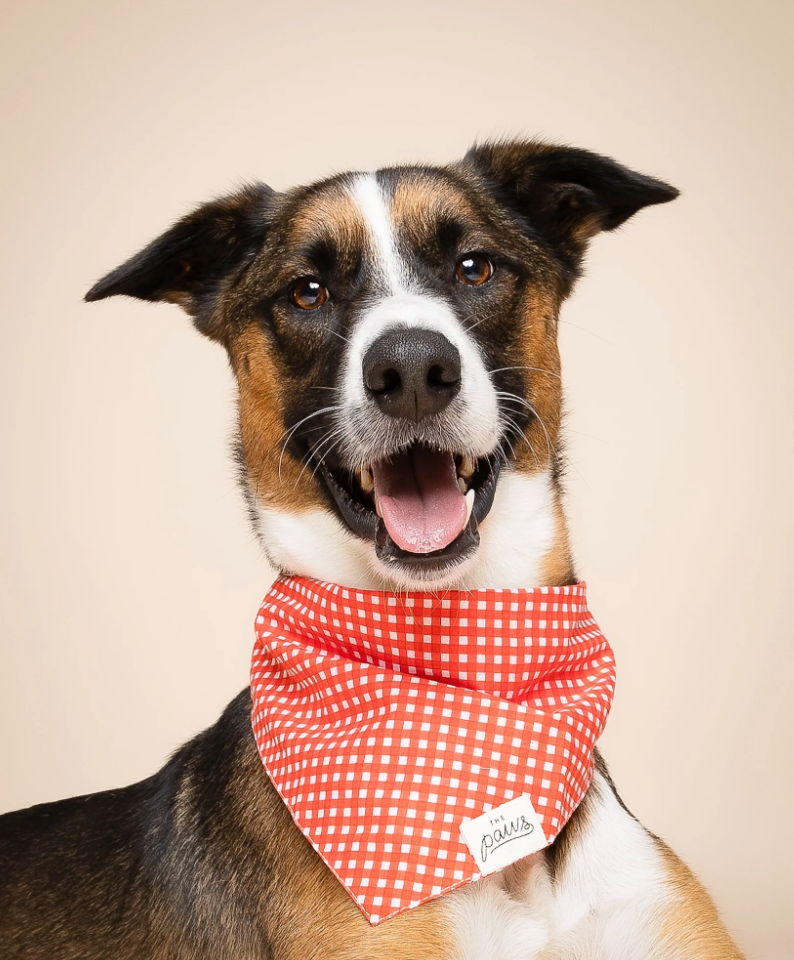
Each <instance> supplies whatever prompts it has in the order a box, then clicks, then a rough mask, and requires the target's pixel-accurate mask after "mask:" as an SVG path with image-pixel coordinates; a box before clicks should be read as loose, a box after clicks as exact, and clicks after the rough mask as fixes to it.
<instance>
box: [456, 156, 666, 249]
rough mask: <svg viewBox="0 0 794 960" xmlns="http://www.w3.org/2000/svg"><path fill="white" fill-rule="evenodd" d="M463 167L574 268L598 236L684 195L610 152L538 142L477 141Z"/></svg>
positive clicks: (466, 157)
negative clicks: (601, 153) (608, 154)
mask: <svg viewBox="0 0 794 960" xmlns="http://www.w3.org/2000/svg"><path fill="white" fill-rule="evenodd" d="M463 167H464V169H465V170H467V171H468V172H470V173H474V174H475V175H477V176H479V177H481V178H482V179H484V180H485V182H486V184H487V185H488V186H489V187H490V189H491V190H492V192H493V193H494V195H495V197H496V199H497V200H498V201H499V202H500V203H501V204H503V205H504V206H506V207H508V208H509V209H510V210H511V211H512V212H513V213H514V214H517V215H518V216H519V218H520V220H521V221H522V222H523V223H524V224H525V225H526V227H527V228H529V229H531V230H534V231H537V232H539V233H540V234H541V236H543V237H544V238H545V239H546V240H548V241H549V242H551V244H552V246H553V247H555V249H556V251H557V252H558V253H559V254H560V255H561V256H562V257H563V258H564V259H565V260H568V261H570V266H572V267H574V268H575V267H576V266H577V265H578V262H579V261H580V260H581V257H582V255H583V254H584V250H585V246H586V244H587V241H588V240H589V239H590V238H591V237H592V236H594V235H595V234H596V233H599V232H600V231H601V230H614V229H615V228H616V227H619V226H620V225H621V224H622V223H624V222H625V221H626V220H628V218H629V217H631V216H633V215H634V214H635V213H636V212H637V211H638V210H641V209H642V208H643V207H647V206H650V205H651V204H655V203H667V202H668V201H669V200H674V199H675V198H676V197H677V196H678V190H676V189H675V187H671V186H670V184H668V183H665V182H664V181H662V180H657V179H655V178H654V177H648V176H645V175H644V174H641V173H635V172H634V171H633V170H629V169H628V168H627V167H624V166H621V165H620V164H619V163H616V162H615V161H614V160H610V159H609V157H602V156H599V155H598V154H596V153H590V152H589V151H587V150H578V149H576V148H574V147H563V146H556V145H554V144H548V143H541V142H538V141H508V142H503V143H485V144H482V145H477V146H474V147H472V148H471V150H469V152H468V153H467V154H466V156H465V158H464V160H463Z"/></svg>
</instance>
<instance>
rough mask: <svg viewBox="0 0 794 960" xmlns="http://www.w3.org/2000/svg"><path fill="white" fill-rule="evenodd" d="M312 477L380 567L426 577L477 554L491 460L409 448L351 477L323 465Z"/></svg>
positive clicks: (489, 496) (493, 466)
mask: <svg viewBox="0 0 794 960" xmlns="http://www.w3.org/2000/svg"><path fill="white" fill-rule="evenodd" d="M320 472H321V474H322V476H323V479H324V480H325V485H326V488H327V490H328V492H329V493H330V495H331V498H332V500H333V503H334V505H335V506H336V509H337V511H338V513H339V514H340V515H341V518H342V519H343V520H344V522H345V523H346V524H347V526H348V527H349V528H350V530H351V531H352V532H353V533H355V534H357V535H358V536H360V537H364V538H366V539H368V540H372V541H373V542H374V543H375V550H376V553H377V556H378V558H379V559H380V560H382V561H384V562H387V563H392V564H399V565H401V566H406V567H410V568H411V569H412V571H413V572H415V573H418V574H419V575H421V576H424V577H426V578H430V577H432V576H433V575H435V574H437V573H439V572H441V571H443V570H446V569H448V568H449V567H450V566H451V565H455V564H457V563H458V562H460V561H462V560H464V559H465V558H466V557H468V556H470V555H471V554H472V553H474V551H475V550H476V549H477V546H478V544H479V540H480V535H479V531H478V527H479V524H480V523H481V522H482V520H483V519H484V518H485V517H486V516H487V514H488V512H489V510H490V509H491V506H492V504H493V498H494V493H495V492H496V482H497V479H498V474H499V460H498V458H497V456H496V455H494V454H491V455H489V456H487V457H480V458H478V459H474V458H472V457H471V456H469V455H468V454H465V453H458V452H455V451H452V450H437V449H434V448H432V447H429V446H427V445H426V444H422V443H413V444H411V445H410V446H409V447H406V448H404V449H402V450H400V451H398V452H397V453H394V454H392V455H391V456H389V457H386V458H384V459H382V460H376V461H373V462H372V463H368V464H362V466H361V467H360V468H359V469H357V470H355V471H345V470H340V469H336V468H333V467H329V466H327V465H326V464H325V463H323V464H322V465H321V470H320Z"/></svg>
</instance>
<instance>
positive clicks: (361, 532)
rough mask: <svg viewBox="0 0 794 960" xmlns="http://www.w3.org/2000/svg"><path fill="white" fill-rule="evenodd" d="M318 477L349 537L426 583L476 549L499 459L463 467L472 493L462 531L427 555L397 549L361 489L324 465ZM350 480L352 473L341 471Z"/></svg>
mask: <svg viewBox="0 0 794 960" xmlns="http://www.w3.org/2000/svg"><path fill="white" fill-rule="evenodd" d="M319 466H320V469H319V471H318V475H319V476H320V477H321V478H322V480H323V485H324V487H325V489H326V491H327V493H328V494H329V497H330V500H331V502H332V505H333V506H334V508H335V510H336V513H337V515H338V516H339V517H340V519H341V520H342V521H343V523H344V524H345V525H346V526H347V527H348V528H349V529H350V531H351V532H352V533H354V534H355V535H357V536H359V537H361V538H362V539H364V540H370V541H372V542H373V543H374V545H375V551H376V554H377V556H378V558H379V559H380V560H381V561H383V562H385V563H388V564H389V565H392V566H401V567H403V568H407V569H409V570H411V571H412V572H414V573H420V571H421V574H420V575H422V574H423V575H424V578H425V579H427V577H428V576H429V575H431V574H432V573H435V572H438V573H442V572H443V571H444V570H446V569H448V568H449V567H450V566H455V565H457V564H458V563H460V562H461V561H462V560H464V559H466V558H467V557H469V556H470V555H471V554H472V553H473V552H474V551H475V550H476V549H477V547H478V545H479V539H480V535H479V525H480V523H481V522H482V521H483V519H484V518H485V517H486V516H487V515H488V513H489V511H490V509H491V506H492V504H493V499H494V495H495V493H496V485H497V481H498V477H499V471H500V459H499V456H498V454H497V453H494V454H490V455H488V456H487V457H482V458H480V459H479V460H478V461H476V463H475V462H474V461H471V463H470V464H464V469H465V470H467V471H468V470H469V466H471V468H472V469H471V470H470V471H469V472H470V474H471V476H470V479H471V484H472V487H473V489H474V502H473V504H472V505H471V510H470V512H469V516H468V519H467V523H466V526H465V528H464V529H463V530H462V532H461V533H460V534H459V536H458V537H456V539H455V540H453V541H452V542H451V543H449V544H448V545H447V546H445V547H444V548H443V549H441V550H436V551H431V552H428V553H411V552H409V551H406V550H403V549H401V548H400V547H399V546H398V545H397V544H396V543H395V542H394V541H393V540H392V538H391V536H390V535H389V532H388V530H387V529H386V526H385V524H384V523H383V520H382V519H381V518H380V517H379V516H378V514H377V512H376V510H375V505H374V503H372V502H370V497H369V496H367V495H363V496H362V494H365V491H364V489H363V485H361V484H360V483H357V484H356V487H358V489H356V488H354V487H353V485H352V483H351V482H348V483H345V481H344V479H343V477H344V473H343V472H342V471H341V470H334V469H332V468H331V467H329V466H328V465H327V464H326V463H325V462H323V463H321V464H320V465H319ZM345 473H348V474H349V475H350V476H351V478H352V472H349V471H345Z"/></svg>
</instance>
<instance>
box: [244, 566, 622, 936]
mask: <svg viewBox="0 0 794 960" xmlns="http://www.w3.org/2000/svg"><path fill="white" fill-rule="evenodd" d="M614 684H615V665H614V659H613V656H612V651H611V650H610V647H609V645H608V643H607V641H606V640H605V639H604V637H603V635H602V634H601V631H600V630H599V629H598V625H597V624H596V622H595V620H593V618H592V616H591V615H590V612H589V610H588V608H587V598H586V589H585V584H584V583H579V584H576V585H574V586H568V587H540V588H537V589H532V590H472V591H449V592H446V593H444V592H441V593H439V594H438V595H435V594H429V593H400V594H391V593H381V592H377V591H369V590H356V589H353V588H348V587H341V586H338V585H336V584H331V583H320V582H318V581H315V580H308V579H303V578H297V577H284V578H281V579H279V580H277V581H276V582H275V584H274V585H273V587H272V589H271V591H270V593H269V594H268V595H267V597H266V598H265V600H264V602H263V603H262V607H261V609H260V611H259V615H258V616H257V620H256V646H255V648H254V655H253V662H252V666H251V693H252V699H253V711H252V721H253V729H254V734H255V737H256V742H257V745H258V747H259V753H260V755H261V757H262V762H263V763H264V765H265V768H266V769H267V772H268V774H269V775H270V778H271V780H272V781H273V784H274V785H275V787H276V789H277V790H278V792H279V793H280V794H281V796H282V798H283V800H284V802H285V803H286V805H287V807H288V808H289V810H290V812H291V814H292V816H293V819H294V820H295V823H296V824H297V825H298V827H300V829H301V831H302V832H303V833H304V835H305V836H306V837H307V838H308V840H309V841H310V843H311V844H312V846H313V847H314V848H315V850H316V851H317V852H318V853H319V854H320V856H321V857H322V858H323V860H324V861H325V862H326V864H327V865H328V867H329V868H330V869H331V870H332V871H333V872H334V874H335V875H336V876H337V878H338V879H339V880H340V882H341V883H342V884H343V885H344V886H345V887H346V889H347V890H348V892H349V893H350V894H351V896H352V897H353V898H354V900H355V901H356V903H357V904H358V905H359V907H360V908H361V909H362V911H363V912H364V913H365V914H366V916H367V917H368V918H369V921H370V922H371V923H373V924H374V923H378V922H380V921H381V920H385V919H387V918H389V917H392V916H394V915H395V914H397V913H400V912H401V911H402V910H406V909H408V908H409V907H414V906H417V905H418V904H420V903H424V902H425V901H427V900H431V899H433V898H434V897H437V896H439V895H440V894H442V893H445V892H446V891H448V890H452V889H454V888H455V887H459V886H462V885H463V884H465V883H468V882H470V881H472V880H477V879H479V877H480V876H481V874H480V873H479V872H478V868H477V865H476V863H475V861H474V859H473V858H472V856H471V854H470V853H469V850H468V848H467V847H466V845H465V843H464V842H463V839H462V837H461V835H460V832H459V831H460V825H461V823H463V822H464V821H467V820H470V819H472V818H475V817H478V816H480V815H481V814H482V813H484V812H485V811H488V810H491V809H492V808H494V807H497V806H499V805H500V804H502V803H504V802H506V801H507V800H511V799H513V798H514V797H518V796H521V795H522V794H525V795H528V796H529V797H530V799H531V801H532V804H533V805H534V808H535V811H536V812H537V814H538V816H539V818H540V820H541V823H542V826H543V832H544V834H545V836H546V839H547V840H548V842H549V843H550V842H551V841H552V840H553V839H554V838H555V837H556V836H557V834H558V833H559V832H560V830H561V829H562V827H563V826H564V824H565V823H566V821H567V820H568V818H569V817H570V816H571V814H572V813H573V811H574V810H575V808H576V806H577V804H578V803H579V802H580V801H581V799H582V797H583V796H584V794H585V792H586V790H587V788H588V786H589V784H590V780H591V778H592V775H593V745H594V743H595V741H596V739H597V737H598V736H599V734H600V733H601V731H602V730H603V727H604V724H605V722H606V718H607V714H608V712H609V708H610V705H611V702H612V696H613V691H614Z"/></svg>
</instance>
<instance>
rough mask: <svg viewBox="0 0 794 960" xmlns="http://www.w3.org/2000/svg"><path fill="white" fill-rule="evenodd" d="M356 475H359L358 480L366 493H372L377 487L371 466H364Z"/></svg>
mask: <svg viewBox="0 0 794 960" xmlns="http://www.w3.org/2000/svg"><path fill="white" fill-rule="evenodd" d="M356 475H357V476H358V482H359V484H360V485H361V489H362V490H363V491H364V493H372V491H373V490H374V489H375V480H374V479H373V476H372V471H371V470H370V468H369V467H362V468H361V470H360V471H357V472H356Z"/></svg>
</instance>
